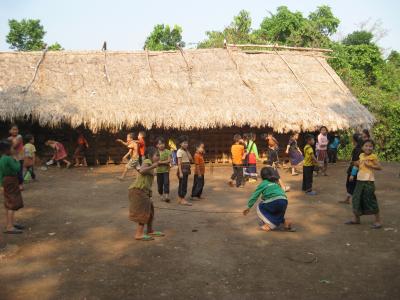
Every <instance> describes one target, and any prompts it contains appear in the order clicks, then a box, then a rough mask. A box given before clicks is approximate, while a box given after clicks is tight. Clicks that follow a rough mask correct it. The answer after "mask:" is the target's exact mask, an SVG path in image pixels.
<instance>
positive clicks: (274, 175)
mask: <svg viewBox="0 0 400 300" xmlns="http://www.w3.org/2000/svg"><path fill="white" fill-rule="evenodd" d="M260 176H261V178H262V179H263V180H265V179H266V180H269V181H272V182H278V181H279V179H280V178H281V177H280V176H279V173H278V171H277V170H276V169H274V168H273V167H264V168H262V169H261V171H260Z"/></svg>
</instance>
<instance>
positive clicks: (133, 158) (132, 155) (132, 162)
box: [117, 132, 139, 180]
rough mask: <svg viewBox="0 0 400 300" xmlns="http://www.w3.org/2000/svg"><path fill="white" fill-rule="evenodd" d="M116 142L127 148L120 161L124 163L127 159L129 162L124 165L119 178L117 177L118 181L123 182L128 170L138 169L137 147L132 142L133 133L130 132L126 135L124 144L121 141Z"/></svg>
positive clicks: (133, 141) (135, 143)
mask: <svg viewBox="0 0 400 300" xmlns="http://www.w3.org/2000/svg"><path fill="white" fill-rule="evenodd" d="M117 142H118V143H121V144H122V145H124V146H125V147H127V148H128V152H127V153H126V154H125V155H124V156H123V157H122V160H123V161H124V160H126V159H128V157H129V161H128V163H127V164H126V166H125V168H124V171H123V172H122V174H121V176H119V177H117V179H119V180H124V178H125V176H126V173H128V171H129V170H132V169H135V168H139V153H138V145H137V142H136V141H135V140H134V133H132V132H131V133H128V134H127V135H126V142H125V141H123V140H121V139H117Z"/></svg>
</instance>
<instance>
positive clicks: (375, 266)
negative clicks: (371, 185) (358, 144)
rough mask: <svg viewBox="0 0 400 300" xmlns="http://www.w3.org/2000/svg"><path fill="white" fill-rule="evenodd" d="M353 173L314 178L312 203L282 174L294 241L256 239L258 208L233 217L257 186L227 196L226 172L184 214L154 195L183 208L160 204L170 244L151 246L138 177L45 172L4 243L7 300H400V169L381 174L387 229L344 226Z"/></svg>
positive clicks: (277, 235)
mask: <svg viewBox="0 0 400 300" xmlns="http://www.w3.org/2000/svg"><path fill="white" fill-rule="evenodd" d="M346 166H347V163H345V162H341V163H338V164H337V165H336V166H333V167H330V172H329V174H330V176H329V177H318V178H316V180H315V188H316V190H317V191H318V192H319V195H318V196H315V197H306V196H305V195H304V194H303V193H301V192H300V186H301V176H297V177H292V176H290V175H289V174H287V173H286V172H283V171H282V170H281V175H282V176H283V179H284V180H285V181H286V183H287V184H289V185H290V186H291V188H292V191H290V192H289V193H288V196H289V207H288V212H287V216H288V217H289V218H291V219H293V221H294V222H295V224H296V227H297V229H298V232H296V233H287V232H271V233H264V232H260V231H258V230H257V225H258V219H257V216H256V213H255V209H253V210H252V211H251V213H250V214H249V215H248V216H246V217H244V216H243V215H241V214H239V213H235V212H241V211H242V209H243V208H245V204H246V201H247V198H248V196H249V195H250V193H251V192H252V190H253V189H254V188H255V185H254V184H248V185H247V186H246V187H245V188H244V189H236V188H230V187H228V186H227V184H226V182H227V178H228V177H229V176H230V173H231V169H230V168H229V167H215V168H213V170H211V169H210V168H207V172H208V173H207V174H206V187H205V193H204V195H205V196H206V197H207V200H204V201H201V202H196V203H195V205H194V206H193V207H180V206H178V205H177V204H176V202H175V201H173V202H172V203H171V204H165V203H161V202H160V201H159V199H158V197H157V196H156V197H154V202H155V205H156V206H157V207H168V208H172V209H184V210H187V211H179V210H165V209H159V208H157V209H156V222H155V225H156V228H157V229H162V230H163V231H164V232H165V233H166V237H164V238H160V239H157V240H156V241H152V242H137V241H135V240H134V239H133V230H134V228H135V227H134V224H133V223H132V222H130V221H128V218H127V213H128V209H127V207H128V199H127V188H128V186H129V184H130V183H131V182H132V177H131V178H129V179H128V180H126V181H125V182H119V181H117V180H116V179H115V177H116V176H117V175H118V174H119V172H120V171H121V169H122V166H104V167H99V168H95V169H71V170H66V169H61V170H58V169H56V168H51V169H49V170H47V171H41V170H38V171H37V173H38V176H39V182H36V183H31V184H28V185H26V191H25V192H24V194H23V195H24V199H25V208H24V209H22V210H21V211H20V212H18V219H19V221H20V222H22V223H24V224H26V225H27V227H28V230H26V232H25V233H24V234H22V235H20V236H6V237H4V238H5V240H6V242H7V243H8V250H7V251H6V252H3V253H0V299H270V298H274V299H400V285H399V283H400V243H399V241H400V238H399V237H400V232H399V231H400V223H399V221H400V218H399V216H400V213H399V212H400V201H399V199H400V179H399V178H398V173H399V169H400V165H399V164H385V165H384V167H385V169H384V171H382V172H380V173H378V174H377V190H378V191H377V195H378V198H379V201H380V207H381V211H382V216H383V221H384V229H381V230H372V229H370V228H369V225H370V223H371V222H372V217H363V218H362V225H359V226H346V225H344V224H343V222H344V221H346V220H348V219H349V218H350V216H351V209H350V206H348V205H343V204H338V203H337V201H338V200H340V199H342V198H343V197H344V195H345V192H344V184H343V182H344V180H345V169H346ZM173 173H174V172H173V171H171V179H172V184H171V186H172V193H171V195H172V196H176V188H177V182H176V178H175V176H174V175H173ZM190 181H192V178H191V179H190ZM154 187H155V186H154ZM155 192H156V191H155V189H154V193H155ZM155 195H156V194H155ZM199 210H200V211H207V212H199ZM223 212H230V213H223ZM0 226H4V219H3V218H1V222H0Z"/></svg>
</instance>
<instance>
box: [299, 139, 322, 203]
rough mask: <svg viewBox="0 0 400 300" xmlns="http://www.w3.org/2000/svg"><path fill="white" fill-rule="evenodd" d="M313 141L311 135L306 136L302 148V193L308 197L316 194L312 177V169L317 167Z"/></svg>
mask: <svg viewBox="0 0 400 300" xmlns="http://www.w3.org/2000/svg"><path fill="white" fill-rule="evenodd" d="M314 143H315V140H314V137H313V136H312V135H307V136H306V146H305V147H304V164H303V187H302V189H303V191H304V192H305V193H306V194H307V195H309V196H314V195H316V194H317V193H316V192H315V191H313V189H312V184H313V176H314V168H315V166H318V161H317V158H316V157H315V155H314V149H313V148H312V146H313V145H314Z"/></svg>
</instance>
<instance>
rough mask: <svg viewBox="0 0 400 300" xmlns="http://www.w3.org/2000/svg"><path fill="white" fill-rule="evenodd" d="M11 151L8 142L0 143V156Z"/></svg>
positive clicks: (2, 141)
mask: <svg viewBox="0 0 400 300" xmlns="http://www.w3.org/2000/svg"><path fill="white" fill-rule="evenodd" d="M10 150H11V143H10V142H9V141H8V140H1V141H0V155H4V154H5V153H6V152H7V151H10Z"/></svg>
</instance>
